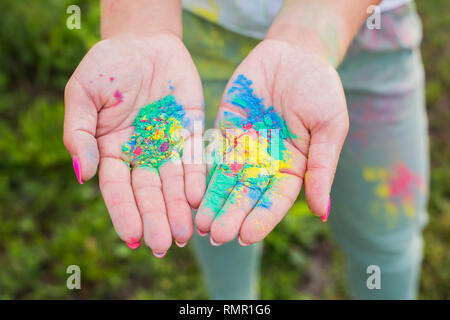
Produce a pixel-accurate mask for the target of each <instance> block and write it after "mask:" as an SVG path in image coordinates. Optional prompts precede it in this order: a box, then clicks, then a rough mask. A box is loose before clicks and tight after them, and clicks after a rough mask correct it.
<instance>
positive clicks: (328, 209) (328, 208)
mask: <svg viewBox="0 0 450 320" xmlns="http://www.w3.org/2000/svg"><path fill="white" fill-rule="evenodd" d="M330 208H331V197H330V196H328V207H327V214H326V215H325V216H323V217H320V219H321V220H322V221H323V222H327V220H328V216H329V215H330Z"/></svg>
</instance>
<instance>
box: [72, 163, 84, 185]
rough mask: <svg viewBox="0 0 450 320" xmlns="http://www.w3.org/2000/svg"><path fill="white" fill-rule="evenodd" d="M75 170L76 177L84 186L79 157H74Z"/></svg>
mask: <svg viewBox="0 0 450 320" xmlns="http://www.w3.org/2000/svg"><path fill="white" fill-rule="evenodd" d="M72 163H73V170H75V175H76V176H77V180H78V183H79V184H83V180H81V166H80V161H78V158H77V157H73V159H72Z"/></svg>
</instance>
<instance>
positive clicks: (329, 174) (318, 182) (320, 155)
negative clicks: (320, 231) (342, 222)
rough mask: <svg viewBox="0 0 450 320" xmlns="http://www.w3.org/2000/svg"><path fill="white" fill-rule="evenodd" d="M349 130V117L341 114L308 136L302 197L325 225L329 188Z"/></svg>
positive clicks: (329, 199)
mask: <svg viewBox="0 0 450 320" xmlns="http://www.w3.org/2000/svg"><path fill="white" fill-rule="evenodd" d="M348 126H349V120H348V115H347V113H346V112H343V113H341V114H339V115H338V116H337V117H335V118H333V119H332V120H330V121H328V122H327V123H326V125H322V126H319V127H318V128H317V129H316V130H313V131H312V132H311V142H310V145H309V150H308V163H307V170H306V174H305V196H306V200H307V202H308V206H309V208H310V209H311V211H312V212H313V213H314V214H316V215H318V216H320V218H321V219H322V221H324V222H325V221H327V219H328V215H329V213H330V206H331V198H330V191H331V185H332V183H333V179H334V174H335V172H336V166H337V163H338V160H339V154H340V152H341V149H342V145H343V144H344V140H345V137H346V135H347V132H348Z"/></svg>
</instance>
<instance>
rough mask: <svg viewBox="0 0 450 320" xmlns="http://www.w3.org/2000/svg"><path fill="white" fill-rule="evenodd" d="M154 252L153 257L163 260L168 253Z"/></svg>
mask: <svg viewBox="0 0 450 320" xmlns="http://www.w3.org/2000/svg"><path fill="white" fill-rule="evenodd" d="M152 252H153V255H154V256H155V257H157V258H160V259H161V258H162V257H164V256H165V255H166V252H167V251H164V252H161V253H158V252H155V251H152Z"/></svg>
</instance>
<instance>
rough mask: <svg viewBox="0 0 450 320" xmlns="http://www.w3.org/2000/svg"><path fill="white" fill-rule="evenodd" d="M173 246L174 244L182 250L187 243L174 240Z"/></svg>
mask: <svg viewBox="0 0 450 320" xmlns="http://www.w3.org/2000/svg"><path fill="white" fill-rule="evenodd" d="M175 244H176V245H177V246H178V247H180V248H183V247H184V246H186V245H187V241H186V242H178V241H177V240H175Z"/></svg>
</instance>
